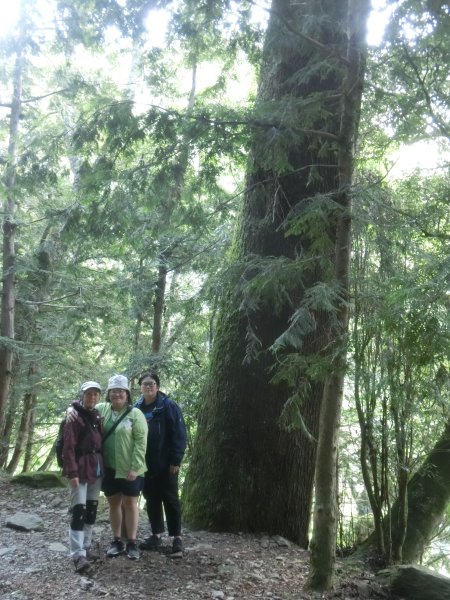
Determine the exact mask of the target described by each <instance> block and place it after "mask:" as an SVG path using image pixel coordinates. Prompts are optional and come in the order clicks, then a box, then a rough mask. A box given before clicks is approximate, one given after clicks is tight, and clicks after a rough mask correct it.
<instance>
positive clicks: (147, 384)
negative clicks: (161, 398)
mask: <svg viewBox="0 0 450 600" xmlns="http://www.w3.org/2000/svg"><path fill="white" fill-rule="evenodd" d="M141 386H142V387H145V388H152V387H155V386H156V381H143V382H142V383H141Z"/></svg>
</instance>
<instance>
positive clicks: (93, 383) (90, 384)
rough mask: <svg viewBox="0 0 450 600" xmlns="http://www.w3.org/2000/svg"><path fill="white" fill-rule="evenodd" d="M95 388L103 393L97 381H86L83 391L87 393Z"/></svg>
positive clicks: (82, 386)
mask: <svg viewBox="0 0 450 600" xmlns="http://www.w3.org/2000/svg"><path fill="white" fill-rule="evenodd" d="M91 388H94V389H95V390H98V391H99V392H101V391H102V388H101V386H100V384H99V383H97V382H96V381H85V382H84V383H82V384H81V388H80V389H81V391H82V392H86V391H87V390H89V389H91Z"/></svg>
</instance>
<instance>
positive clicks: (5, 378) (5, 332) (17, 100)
mask: <svg viewBox="0 0 450 600" xmlns="http://www.w3.org/2000/svg"><path fill="white" fill-rule="evenodd" d="M22 77H23V48H22V38H21V40H19V43H18V45H17V55H16V64H15V69H14V80H13V97H12V102H11V116H10V121H9V143H8V154H7V161H8V166H7V169H6V177H5V188H6V195H7V197H6V202H5V204H4V206H3V214H4V217H3V254H2V296H1V316H0V334H1V336H2V337H3V338H5V340H11V341H12V340H14V335H15V328H14V313H15V301H16V299H15V230H16V223H15V213H16V196H15V189H14V188H15V181H16V153H17V137H18V132H19V119H20V111H21V106H22ZM13 356H14V352H13V347H12V344H11V343H8V342H6V341H4V342H2V344H1V346H0V434H3V430H4V426H5V422H4V420H5V414H6V405H7V402H8V397H9V390H10V385H11V378H12V366H13Z"/></svg>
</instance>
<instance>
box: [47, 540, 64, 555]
mask: <svg viewBox="0 0 450 600" xmlns="http://www.w3.org/2000/svg"><path fill="white" fill-rule="evenodd" d="M48 549H49V550H50V551H51V552H64V553H66V552H68V550H67V546H64V544H61V543H60V542H53V543H52V544H50V545H49V547H48Z"/></svg>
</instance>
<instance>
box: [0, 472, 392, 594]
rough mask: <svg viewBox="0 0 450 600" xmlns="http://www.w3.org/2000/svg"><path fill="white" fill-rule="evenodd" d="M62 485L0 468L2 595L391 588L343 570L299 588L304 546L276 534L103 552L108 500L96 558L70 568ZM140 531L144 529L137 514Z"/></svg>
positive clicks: (190, 539) (202, 535)
mask: <svg viewBox="0 0 450 600" xmlns="http://www.w3.org/2000/svg"><path fill="white" fill-rule="evenodd" d="M18 512H22V513H29V514H31V513H32V514H35V515H38V516H39V517H41V519H42V520H43V524H44V530H43V531H28V532H27V531H20V530H16V529H11V528H10V527H7V526H6V523H7V522H8V521H9V520H11V518H12V516H13V515H14V514H15V513H18ZM68 521H69V519H68V514H67V492H66V491H65V490H64V489H58V490H55V489H50V490H41V489H30V488H27V487H24V486H22V485H17V484H12V483H11V482H10V480H9V479H8V478H7V477H6V476H1V475H0V598H4V599H5V600H6V599H8V600H13V599H14V600H32V599H33V600H34V599H39V598H42V599H43V598H46V599H48V598H57V599H60V598H61V599H63V598H64V599H68V600H75V599H77V600H79V599H80V598H83V599H86V600H90V599H91V598H92V599H94V598H102V597H105V598H108V597H111V598H127V599H132V598H152V599H155V600H156V599H161V600H162V599H164V600H169V599H170V600H175V599H180V600H194V599H201V598H204V599H210V600H213V599H223V600H233V599H234V600H241V599H242V600H243V599H253V598H264V599H266V600H303V599H313V598H314V599H315V598H324V599H327V600H328V599H338V598H339V599H342V600H354V599H364V600H370V599H374V600H380V599H383V600H387V599H388V598H389V599H390V598H391V596H388V594H387V593H386V592H385V591H383V590H382V589H381V588H379V586H378V585H377V584H376V583H375V582H374V580H373V577H372V575H371V574H370V573H368V572H363V571H358V572H356V573H354V574H353V575H352V576H350V575H348V574H347V575H346V576H345V577H343V578H342V580H341V583H340V586H339V588H336V589H335V590H334V591H333V592H329V593H327V594H313V593H310V592H307V591H305V590H304V583H305V580H306V577H307V574H308V561H309V557H308V552H307V551H305V550H302V549H301V548H298V547H297V546H295V545H293V544H291V543H289V542H287V541H286V540H284V539H283V538H280V537H276V536H275V537H269V536H248V535H231V534H214V533H208V532H205V531H189V530H184V531H183V537H184V545H185V555H184V557H183V558H182V559H171V558H169V556H168V550H169V540H168V539H166V540H165V545H164V549H163V550H165V551H162V552H145V553H144V552H143V553H142V556H141V560H139V561H136V562H134V561H130V560H129V559H128V558H127V557H126V556H120V557H117V558H113V559H107V558H106V557H103V555H104V551H105V548H106V547H107V545H108V543H109V541H110V530H109V525H108V520H107V514H106V507H105V508H104V509H103V510H101V511H100V516H99V519H98V521H97V525H96V530H95V537H96V540H97V542H96V544H97V546H98V549H99V550H100V552H101V554H102V558H101V559H100V560H99V561H98V562H97V563H95V567H94V569H93V572H92V574H91V575H89V576H80V575H78V574H76V573H75V572H74V569H73V565H72V562H71V560H70V559H69V557H68V550H67V527H68ZM141 522H142V525H141V529H140V537H141V539H142V538H144V537H146V536H147V535H148V534H149V531H148V525H147V523H146V519H145V518H144V516H143V518H142V520H141Z"/></svg>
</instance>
